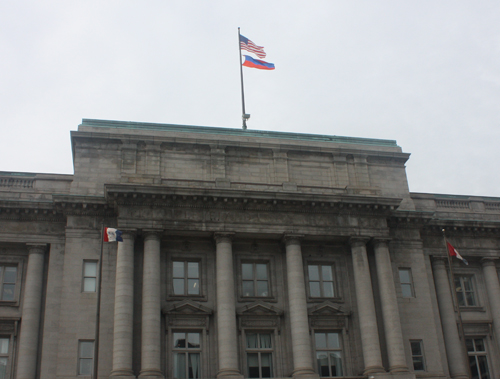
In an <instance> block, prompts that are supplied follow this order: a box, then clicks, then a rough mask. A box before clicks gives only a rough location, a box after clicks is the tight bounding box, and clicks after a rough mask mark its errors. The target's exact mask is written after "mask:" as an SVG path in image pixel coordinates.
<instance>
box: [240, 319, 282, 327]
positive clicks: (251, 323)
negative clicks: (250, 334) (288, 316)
mask: <svg viewBox="0 0 500 379" xmlns="http://www.w3.org/2000/svg"><path fill="white" fill-rule="evenodd" d="M241 326H242V327H252V328H272V327H276V326H278V321H277V320H255V319H248V318H243V319H242V320H241Z"/></svg>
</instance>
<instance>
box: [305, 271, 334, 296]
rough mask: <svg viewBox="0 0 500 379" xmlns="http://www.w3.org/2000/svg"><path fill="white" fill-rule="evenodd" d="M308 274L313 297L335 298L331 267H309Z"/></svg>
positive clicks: (310, 292) (310, 291)
mask: <svg viewBox="0 0 500 379" xmlns="http://www.w3.org/2000/svg"><path fill="white" fill-rule="evenodd" d="M307 272H308V275H309V294H310V296H311V297H335V286H334V285H333V267H332V266H331V265H308V266H307Z"/></svg>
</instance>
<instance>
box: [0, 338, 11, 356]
mask: <svg viewBox="0 0 500 379" xmlns="http://www.w3.org/2000/svg"><path fill="white" fill-rule="evenodd" d="M0 354H9V339H8V338H0Z"/></svg>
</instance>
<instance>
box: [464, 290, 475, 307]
mask: <svg viewBox="0 0 500 379" xmlns="http://www.w3.org/2000/svg"><path fill="white" fill-rule="evenodd" d="M466 303H467V305H468V306H472V305H476V299H475V297H474V292H467V293H466Z"/></svg>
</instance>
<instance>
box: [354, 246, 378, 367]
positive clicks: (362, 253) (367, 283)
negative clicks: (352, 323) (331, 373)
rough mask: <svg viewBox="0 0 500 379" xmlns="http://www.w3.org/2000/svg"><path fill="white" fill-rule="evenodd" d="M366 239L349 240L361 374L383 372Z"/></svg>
mask: <svg viewBox="0 0 500 379" xmlns="http://www.w3.org/2000/svg"><path fill="white" fill-rule="evenodd" d="M367 241H368V238H351V240H350V244H351V252H352V266H353V271H354V284H355V287H356V300H357V305H358V317H359V327H360V331H361V344H362V348H363V359H364V361H365V370H364V371H363V375H370V374H375V373H383V372H385V370H384V367H383V366H382V355H381V354H380V339H379V335H378V327H377V315H376V313H375V302H374V300H373V289H372V282H371V277H370V268H369V265H368V257H367V255H366V242H367Z"/></svg>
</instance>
